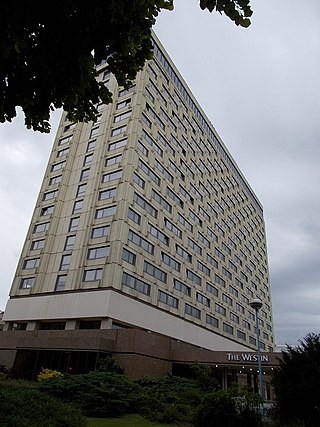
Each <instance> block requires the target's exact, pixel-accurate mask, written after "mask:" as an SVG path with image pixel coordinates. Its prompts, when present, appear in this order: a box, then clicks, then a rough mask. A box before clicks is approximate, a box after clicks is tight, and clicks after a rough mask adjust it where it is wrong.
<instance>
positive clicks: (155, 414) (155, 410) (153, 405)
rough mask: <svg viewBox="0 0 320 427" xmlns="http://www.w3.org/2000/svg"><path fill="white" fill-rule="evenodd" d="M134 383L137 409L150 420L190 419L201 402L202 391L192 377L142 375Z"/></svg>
mask: <svg viewBox="0 0 320 427" xmlns="http://www.w3.org/2000/svg"><path fill="white" fill-rule="evenodd" d="M137 383H138V385H139V394H138V400H139V411H140V413H141V414H143V415H144V416H145V417H147V418H148V419H150V420H151V421H157V422H163V423H174V422H187V421H190V420H191V419H192V418H193V415H194V410H195V407H196V406H197V405H198V404H199V403H200V402H201V394H202V392H201V390H200V388H199V387H198V384H197V382H196V381H194V380H189V379H186V378H180V377H173V376H167V377H159V378H142V379H140V380H139V381H138V382H137Z"/></svg>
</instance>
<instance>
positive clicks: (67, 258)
mask: <svg viewBox="0 0 320 427" xmlns="http://www.w3.org/2000/svg"><path fill="white" fill-rule="evenodd" d="M70 262H71V255H63V256H62V258H61V263H60V270H68V269H69V266H70Z"/></svg>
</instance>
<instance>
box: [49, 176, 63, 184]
mask: <svg viewBox="0 0 320 427" xmlns="http://www.w3.org/2000/svg"><path fill="white" fill-rule="evenodd" d="M61 180H62V175H57V176H53V177H52V178H50V180H49V185H53V184H59V183H60V182H61Z"/></svg>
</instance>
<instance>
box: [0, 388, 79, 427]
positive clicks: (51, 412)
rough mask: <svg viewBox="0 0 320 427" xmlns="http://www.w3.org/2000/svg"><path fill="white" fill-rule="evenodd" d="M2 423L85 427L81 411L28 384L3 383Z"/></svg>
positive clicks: (6, 426)
mask: <svg viewBox="0 0 320 427" xmlns="http://www.w3.org/2000/svg"><path fill="white" fill-rule="evenodd" d="M0 420H1V426H2V427H14V426H20V427H43V426H46V427H61V426H68V427H82V426H85V425H86V420H85V418H84V417H83V416H82V415H81V413H80V411H79V409H77V408H75V407H72V406H70V405H67V404H66V403H64V402H62V401H60V400H58V399H56V398H54V397H51V396H48V395H46V394H44V393H41V392H40V391H39V390H38V389H37V387H36V386H34V385H32V384H29V383H27V382H26V381H17V380H6V381H2V382H1V389H0Z"/></svg>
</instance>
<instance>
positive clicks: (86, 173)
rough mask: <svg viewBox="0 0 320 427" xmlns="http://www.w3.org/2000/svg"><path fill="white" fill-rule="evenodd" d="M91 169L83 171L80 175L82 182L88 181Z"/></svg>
mask: <svg viewBox="0 0 320 427" xmlns="http://www.w3.org/2000/svg"><path fill="white" fill-rule="evenodd" d="M89 174H90V169H83V170H82V171H81V174H80V181H86V180H87V179H88V178H89Z"/></svg>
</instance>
